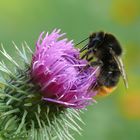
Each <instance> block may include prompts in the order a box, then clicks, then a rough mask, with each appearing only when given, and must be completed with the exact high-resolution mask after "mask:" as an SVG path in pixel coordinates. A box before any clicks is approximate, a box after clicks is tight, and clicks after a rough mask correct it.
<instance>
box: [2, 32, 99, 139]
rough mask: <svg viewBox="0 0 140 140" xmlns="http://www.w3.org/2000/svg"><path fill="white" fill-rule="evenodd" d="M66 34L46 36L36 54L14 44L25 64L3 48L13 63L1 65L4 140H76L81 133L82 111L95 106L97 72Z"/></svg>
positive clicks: (4, 53)
mask: <svg viewBox="0 0 140 140" xmlns="http://www.w3.org/2000/svg"><path fill="white" fill-rule="evenodd" d="M63 36H64V34H61V33H60V30H54V31H53V32H52V33H51V34H48V33H47V34H46V35H45V36H44V33H41V35H40V36H39V39H38V41H37V43H36V48H35V52H33V51H32V50H31V49H30V47H29V46H28V45H27V43H26V42H25V43H24V44H23V46H22V49H19V48H18V47H17V46H16V44H15V43H13V44H14V45H13V46H14V48H15V50H16V52H17V53H18V55H19V58H20V60H18V61H16V60H14V59H13V57H12V56H10V55H9V54H8V53H7V52H6V51H5V49H4V47H3V46H2V49H1V53H2V54H3V55H4V56H5V58H6V59H7V60H9V61H10V62H11V63H12V65H13V66H12V68H9V67H8V66H7V65H6V64H5V63H4V61H1V62H0V74H1V76H0V138H1V139H3V140H56V139H58V140H74V137H73V135H72V134H71V133H70V132H71V130H73V132H77V133H79V134H81V132H80V131H81V128H80V127H79V125H78V124H77V122H78V121H79V122H82V123H83V121H82V120H81V118H80V115H79V113H80V111H81V110H82V109H85V108H86V106H88V105H90V104H92V103H93V102H94V100H93V97H94V96H95V94H96V92H95V91H93V90H91V89H90V87H91V85H94V84H96V70H95V69H94V68H93V67H89V68H87V69H84V67H85V66H86V65H87V63H88V62H87V61H86V60H82V59H80V53H79V50H78V49H76V48H74V44H73V43H72V41H68V39H66V38H64V37H63Z"/></svg>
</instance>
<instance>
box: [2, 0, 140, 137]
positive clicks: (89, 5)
mask: <svg viewBox="0 0 140 140" xmlns="http://www.w3.org/2000/svg"><path fill="white" fill-rule="evenodd" d="M54 28H61V29H62V31H63V32H66V33H67V37H68V38H69V39H73V40H74V42H75V43H77V42H79V41H81V40H82V39H84V38H85V37H87V36H88V35H89V34H90V33H91V32H95V31H100V30H104V31H106V32H111V33H113V34H115V35H116V36H117V37H118V39H119V40H120V42H121V44H122V46H123V48H124V56H123V60H124V63H125V67H126V71H127V74H128V80H129V89H128V90H125V87H124V85H123V82H122V80H121V82H120V83H119V86H118V88H117V90H116V91H115V92H114V93H113V94H111V95H110V96H107V97H100V98H98V99H97V101H98V103H97V104H94V105H92V106H90V107H89V108H88V110H87V111H85V113H84V114H82V118H83V120H84V122H85V123H86V125H85V126H84V125H83V126H82V127H83V132H82V136H79V135H75V138H76V140H85V139H86V140H140V85H139V82H140V1H139V0H98V1H96V0H38V1H37V0H0V42H1V43H3V44H4V47H5V48H6V50H8V52H11V53H14V52H13V51H12V47H13V46H12V41H14V42H15V43H16V44H17V45H19V46H21V43H22V42H23V41H24V40H25V41H27V43H28V44H29V45H30V46H31V47H32V48H34V47H35V42H36V40H37V38H38V36H39V34H40V33H41V32H42V31H52V30H53V29H54Z"/></svg>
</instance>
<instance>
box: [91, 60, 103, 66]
mask: <svg viewBox="0 0 140 140" xmlns="http://www.w3.org/2000/svg"><path fill="white" fill-rule="evenodd" d="M90 65H91V66H93V67H95V66H102V65H103V62H102V61H94V62H91V63H90Z"/></svg>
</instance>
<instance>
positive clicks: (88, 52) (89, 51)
mask: <svg viewBox="0 0 140 140" xmlns="http://www.w3.org/2000/svg"><path fill="white" fill-rule="evenodd" d="M91 53H92V50H88V51H87V52H86V53H85V54H84V55H83V56H82V57H81V59H83V58H85V57H86V58H87V57H88V55H90V54H91Z"/></svg>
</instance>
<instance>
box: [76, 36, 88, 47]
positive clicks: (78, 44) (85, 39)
mask: <svg viewBox="0 0 140 140" xmlns="http://www.w3.org/2000/svg"><path fill="white" fill-rule="evenodd" d="M88 39H89V37H87V38H85V39H83V40H82V41H80V42H79V43H77V44H76V45H75V46H77V45H79V44H81V43H82V42H84V41H86V40H88Z"/></svg>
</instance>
